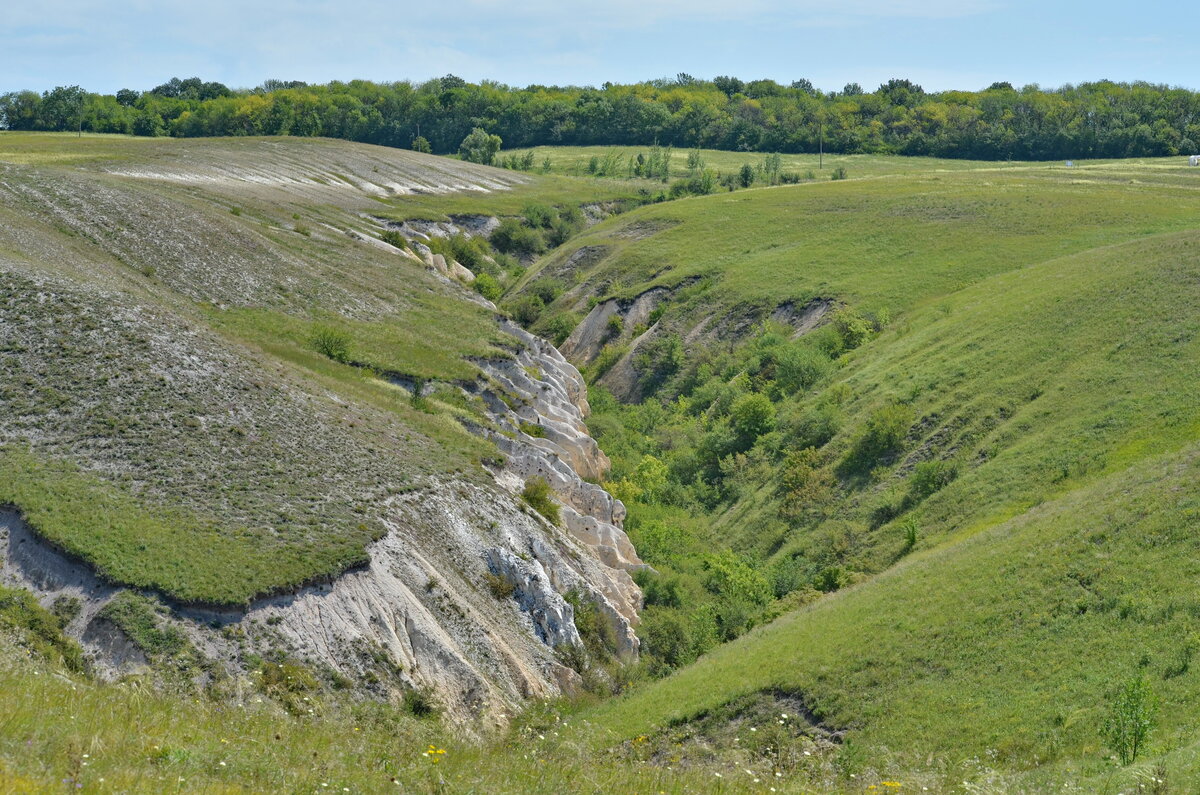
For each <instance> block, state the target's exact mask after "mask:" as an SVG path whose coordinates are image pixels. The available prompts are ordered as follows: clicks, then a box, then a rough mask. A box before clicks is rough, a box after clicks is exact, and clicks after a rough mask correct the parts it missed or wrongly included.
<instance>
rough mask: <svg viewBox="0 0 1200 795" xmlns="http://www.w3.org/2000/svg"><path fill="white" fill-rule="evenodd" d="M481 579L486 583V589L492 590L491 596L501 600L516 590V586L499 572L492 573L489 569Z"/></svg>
mask: <svg viewBox="0 0 1200 795" xmlns="http://www.w3.org/2000/svg"><path fill="white" fill-rule="evenodd" d="M483 580H484V582H486V583H487V587H488V590H489V591H491V592H492V596H494V597H496V599H498V600H499V601H501V602H503V601H504V600H505V599H508V598H509V597H511V596H512V595H513V594H514V593H516V592H517V586H516V585H514V584H513V583H511V582H509V581H508V580H507V579H505V578H504V577H501V576H500V575H499V574H492V573H491V572H490V571H489V572H486V573H485V574H484V575H483Z"/></svg>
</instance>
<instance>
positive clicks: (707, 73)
mask: <svg viewBox="0 0 1200 795" xmlns="http://www.w3.org/2000/svg"><path fill="white" fill-rule="evenodd" d="M0 5H2V6H3V7H0V42H2V43H3V44H0V91H10V90H15V89H23V88H32V89H36V90H44V89H47V88H52V87H53V86H56V85H73V84H78V85H82V86H83V87H85V88H87V89H89V90H92V91H102V92H105V93H111V92H113V91H115V90H117V89H118V88H124V87H128V88H136V89H148V88H152V87H153V86H155V85H157V84H159V83H162V82H164V81H166V80H167V79H169V78H171V77H174V76H178V77H191V76H193V75H195V76H199V77H202V78H204V79H205V80H218V81H220V82H222V83H225V84H227V85H230V86H232V87H252V86H255V85H258V84H259V83H261V82H262V81H263V80H264V79H266V78H277V79H283V80H304V81H307V82H327V81H329V80H335V79H336V80H349V79H353V78H366V79H370V80H405V79H408V80H423V79H427V78H430V77H436V76H439V75H444V74H447V73H454V74H457V75H459V76H461V77H464V78H466V79H468V80H472V81H478V80H480V79H485V78H486V79H492V80H498V81H500V82H503V83H508V84H510V85H521V86H523V85H527V84H530V83H542V84H577V85H599V84H601V83H603V82H604V81H606V80H611V81H613V82H632V81H636V80H642V79H648V78H654V77H665V76H674V75H675V74H676V73H678V72H687V73H689V74H692V75H695V76H696V77H704V78H711V77H713V76H715V75H722V74H729V75H735V76H737V77H741V78H743V79H756V78H760V77H768V78H773V79H775V80H778V81H780V82H782V83H790V82H791V81H792V80H795V79H797V78H801V77H803V78H808V79H809V80H812V81H813V83H814V84H816V85H817V86H818V87H819V88H822V89H825V90H832V89H840V88H841V87H842V86H843V85H845V84H846V83H848V82H851V81H853V82H857V83H860V84H861V85H862V86H863V87H864V88H866V89H867V90H872V89H874V88H875V87H876V86H878V85H879V84H880V83H881V82H884V81H885V80H887V79H888V78H891V77H906V78H909V79H911V80H915V81H916V82H918V83H920V84H921V85H923V86H924V87H925V88H926V89H927V90H943V89H950V88H960V89H978V88H983V87H985V86H987V85H988V84H990V83H991V82H993V81H996V80H1007V81H1009V82H1011V83H1013V84H1014V85H1017V86H1021V85H1024V84H1027V83H1038V84H1040V85H1042V86H1046V87H1049V86H1058V85H1061V84H1063V83H1076V82H1082V81H1085V80H1096V79H1100V78H1108V79H1113V80H1148V81H1151V82H1156V83H1168V84H1171V85H1182V86H1186V87H1189V88H1193V89H1196V88H1200V35H1198V34H1197V29H1196V27H1195V25H1194V24H1193V22H1192V20H1194V18H1195V14H1194V13H1193V11H1192V10H1191V9H1190V8H1189V7H1188V5H1187V4H1184V3H1182V2H1161V0H1149V1H1148V2H1141V3H1136V4H1134V3H1117V2H1110V1H1109V0H1098V1H1097V2H1092V3H1081V2H1067V3H1058V2H1053V0H1042V2H1031V1H1030V0H893V1H892V2H885V0H842V2H836V1H835V2H830V0H794V1H793V2H779V1H778V0H722V1H721V2H715V1H714V0H607V2H606V1H605V0H591V2H586V3H579V2H570V1H569V0H560V2H554V1H553V0H529V2H501V1H500V0H425V2H420V3H412V2H408V1H407V0H341V2H334V1H333V0H275V1H274V2H263V0H192V1H191V2H186V3H184V2H176V0H39V1H38V2H31V1H28V0H4V1H3V2H2V3H0Z"/></svg>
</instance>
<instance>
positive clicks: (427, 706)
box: [404, 687, 438, 718]
mask: <svg viewBox="0 0 1200 795" xmlns="http://www.w3.org/2000/svg"><path fill="white" fill-rule="evenodd" d="M404 708H405V709H406V710H408V711H409V713H411V714H412V715H414V716H415V717H418V718H431V717H433V716H435V715H437V714H438V706H437V700H436V699H435V698H434V695H433V692H432V691H430V690H428V689H426V688H423V687H421V688H415V689H413V690H409V691H408V692H406V693H405V694H404Z"/></svg>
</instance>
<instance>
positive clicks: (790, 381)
mask: <svg viewBox="0 0 1200 795" xmlns="http://www.w3.org/2000/svg"><path fill="white" fill-rule="evenodd" d="M831 369H832V365H831V364H830V361H829V357H827V356H825V355H823V354H822V353H821V352H820V351H816V350H813V349H812V348H811V347H809V346H808V345H799V344H792V345H788V346H786V347H784V348H783V350H781V351H780V352H779V354H778V356H777V360H776V364H775V380H776V382H777V383H778V384H779V387H780V388H781V389H783V390H784V391H786V392H803V391H805V390H807V389H811V388H812V387H813V386H814V385H815V384H816V383H817V382H818V381H820V380H821V379H823V378H824V377H825V376H826V375H828V374H829V371H830V370H831Z"/></svg>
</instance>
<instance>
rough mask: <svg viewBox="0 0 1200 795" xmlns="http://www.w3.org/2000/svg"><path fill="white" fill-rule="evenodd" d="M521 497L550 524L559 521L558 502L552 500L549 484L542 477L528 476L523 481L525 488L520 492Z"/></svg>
mask: <svg viewBox="0 0 1200 795" xmlns="http://www.w3.org/2000/svg"><path fill="white" fill-rule="evenodd" d="M521 499H523V500H524V501H525V502H526V503H527V504H528V505H529V507H530V508H533V509H534V510H535V511H537V512H538V513H540V514H541V515H542V516H544V517H546V519H547V520H548V521H549V522H550V523H551V524H558V523H559V515H558V503H556V502H555V501H554V496H553V492H551V491H550V484H549V483H547V482H546V481H545V479H544V478H530V479H529V480H527V481H525V489H524V491H522V492H521Z"/></svg>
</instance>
